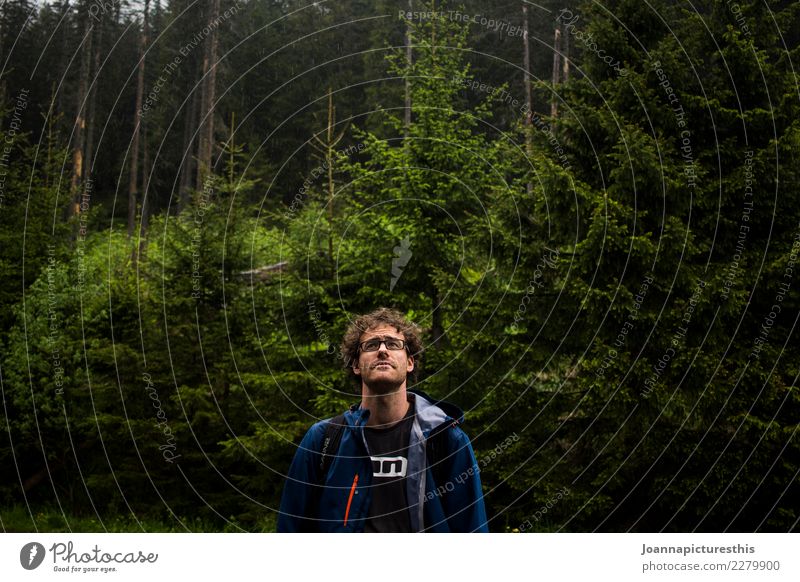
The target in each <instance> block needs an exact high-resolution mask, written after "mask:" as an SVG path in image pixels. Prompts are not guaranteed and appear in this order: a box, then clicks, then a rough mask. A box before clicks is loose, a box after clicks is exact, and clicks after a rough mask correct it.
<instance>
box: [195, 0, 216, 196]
mask: <svg viewBox="0 0 800 582" xmlns="http://www.w3.org/2000/svg"><path fill="white" fill-rule="evenodd" d="M208 1H209V4H210V7H211V10H210V11H209V15H208V24H209V26H210V27H211V29H212V30H211V33H210V34H209V35H208V36H207V37H206V50H205V54H204V55H203V103H202V109H201V115H202V117H201V121H202V125H201V127H200V144H199V147H198V156H197V158H198V162H197V179H196V182H195V186H196V188H197V189H198V190H200V189H202V188H203V180H204V179H205V176H206V175H207V174H208V173H210V172H211V155H212V153H213V149H214V101H215V99H216V89H217V44H218V36H217V26H216V24H215V22H216V21H217V20H218V19H219V0H208Z"/></svg>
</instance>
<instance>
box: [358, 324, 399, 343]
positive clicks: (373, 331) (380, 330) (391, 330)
mask: <svg viewBox="0 0 800 582" xmlns="http://www.w3.org/2000/svg"><path fill="white" fill-rule="evenodd" d="M379 336H380V337H383V336H392V337H397V338H400V339H403V334H402V333H401V332H400V331H399V330H398V329H397V328H396V327H394V326H393V325H388V324H386V325H379V326H377V327H371V328H369V329H368V330H366V331H364V332H363V333H362V334H361V341H366V340H368V339H370V338H373V337H379Z"/></svg>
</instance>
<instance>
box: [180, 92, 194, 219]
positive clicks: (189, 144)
mask: <svg viewBox="0 0 800 582" xmlns="http://www.w3.org/2000/svg"><path fill="white" fill-rule="evenodd" d="M197 102H198V93H197V91H194V92H193V94H192V100H191V101H190V102H189V109H188V110H187V111H186V118H185V121H184V124H183V153H184V162H183V166H182V167H181V180H180V186H179V188H178V191H179V197H180V200H179V204H178V212H180V211H181V210H183V209H184V208H186V205H187V204H188V203H189V189H190V188H191V183H192V169H193V167H194V166H193V164H194V163H195V159H194V145H195V130H194V126H195V122H196V120H197V105H198V103H197Z"/></svg>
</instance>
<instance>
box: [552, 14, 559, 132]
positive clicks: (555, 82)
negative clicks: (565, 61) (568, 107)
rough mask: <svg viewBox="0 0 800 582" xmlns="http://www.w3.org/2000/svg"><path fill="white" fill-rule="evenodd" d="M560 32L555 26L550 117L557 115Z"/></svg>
mask: <svg viewBox="0 0 800 582" xmlns="http://www.w3.org/2000/svg"><path fill="white" fill-rule="evenodd" d="M560 64H561V30H560V28H559V27H558V26H556V31H555V32H554V33H553V100H552V101H551V102H550V116H551V117H556V116H557V115H558V98H557V90H558V81H559V73H560V72H561V67H560Z"/></svg>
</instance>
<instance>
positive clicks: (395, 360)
mask: <svg viewBox="0 0 800 582" xmlns="http://www.w3.org/2000/svg"><path fill="white" fill-rule="evenodd" d="M375 338H383V339H390V338H393V339H398V340H405V338H404V337H403V334H402V333H400V332H399V331H397V330H396V329H395V328H394V327H392V326H391V325H380V326H378V327H375V328H372V329H369V330H367V331H365V332H364V333H362V334H361V339H360V340H359V343H360V344H363V342H366V341H369V340H371V339H375ZM413 369H414V358H413V357H411V356H409V355H408V352H407V351H406V350H405V349H402V350H390V349H388V348H387V347H386V344H385V343H381V344H380V347H379V348H378V350H377V351H374V352H365V351H364V350H360V351H359V353H358V361H357V362H356V363H355V364H353V372H355V374H356V375H357V376H361V380H362V382H363V383H364V384H366V385H367V387H368V388H369V389H370V390H371V391H372V392H379V393H384V394H385V393H388V392H393V391H395V390H397V389H399V388H400V387H402V386H403V385H404V384H405V382H406V376H407V375H408V373H409V372H411V371H412V370H413Z"/></svg>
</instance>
